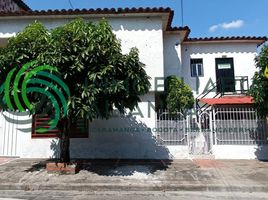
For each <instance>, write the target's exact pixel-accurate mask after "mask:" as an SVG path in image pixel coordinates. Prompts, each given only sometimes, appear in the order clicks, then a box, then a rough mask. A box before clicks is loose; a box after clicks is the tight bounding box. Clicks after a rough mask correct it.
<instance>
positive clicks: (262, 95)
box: [249, 46, 268, 117]
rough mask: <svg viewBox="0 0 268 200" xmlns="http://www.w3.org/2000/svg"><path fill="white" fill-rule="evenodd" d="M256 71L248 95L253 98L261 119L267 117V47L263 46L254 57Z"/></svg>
mask: <svg viewBox="0 0 268 200" xmlns="http://www.w3.org/2000/svg"><path fill="white" fill-rule="evenodd" d="M256 64H257V69H258V71H257V72H256V73H255V75H254V76H253V79H252V85H251V87H250V92H249V94H250V95H251V96H253V98H254V102H255V106H256V108H257V111H258V113H259V114H260V115H261V116H262V117H267V116H268V77H266V76H265V71H266V69H267V68H268V46H264V47H263V48H262V50H261V52H260V54H259V55H258V56H257V57H256Z"/></svg>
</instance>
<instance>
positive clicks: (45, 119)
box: [32, 114, 88, 138]
mask: <svg viewBox="0 0 268 200" xmlns="http://www.w3.org/2000/svg"><path fill="white" fill-rule="evenodd" d="M50 120H51V118H50V117H49V116H48V115H45V114H37V115H34V116H33V124H32V138H55V137H60V135H61V133H60V130H59V129H57V128H55V129H53V130H49V131H47V132H45V133H39V132H37V131H36V130H37V129H39V128H48V127H49V121H50ZM70 138H88V120H86V119H77V120H76V121H74V122H73V123H72V124H71V131H70Z"/></svg>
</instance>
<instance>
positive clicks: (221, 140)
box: [213, 108, 268, 145]
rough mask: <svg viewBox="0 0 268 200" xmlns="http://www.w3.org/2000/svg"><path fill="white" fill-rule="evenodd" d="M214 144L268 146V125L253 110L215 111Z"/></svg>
mask: <svg viewBox="0 0 268 200" xmlns="http://www.w3.org/2000/svg"><path fill="white" fill-rule="evenodd" d="M213 112H214V113H213V132H214V133H215V136H214V144H217V145H232V144H238V145H251V144H268V123H267V120H266V119H261V118H259V117H258V115H257V112H256V111H255V109H253V108H216V109H214V110H213Z"/></svg>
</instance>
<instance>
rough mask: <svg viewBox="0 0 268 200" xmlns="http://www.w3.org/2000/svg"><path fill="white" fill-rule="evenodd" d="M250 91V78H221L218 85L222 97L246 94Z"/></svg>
mask: <svg viewBox="0 0 268 200" xmlns="http://www.w3.org/2000/svg"><path fill="white" fill-rule="evenodd" d="M248 90H249V82H248V76H236V77H235V78H221V79H219V80H218V83H217V92H218V93H221V94H222V95H235V94H246V93H247V92H248Z"/></svg>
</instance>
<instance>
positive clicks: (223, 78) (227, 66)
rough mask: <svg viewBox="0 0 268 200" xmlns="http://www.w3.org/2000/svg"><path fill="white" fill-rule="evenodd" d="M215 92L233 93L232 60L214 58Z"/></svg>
mask: <svg viewBox="0 0 268 200" xmlns="http://www.w3.org/2000/svg"><path fill="white" fill-rule="evenodd" d="M216 80H217V92H220V93H225V92H235V76H234V60H233V58H216Z"/></svg>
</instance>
